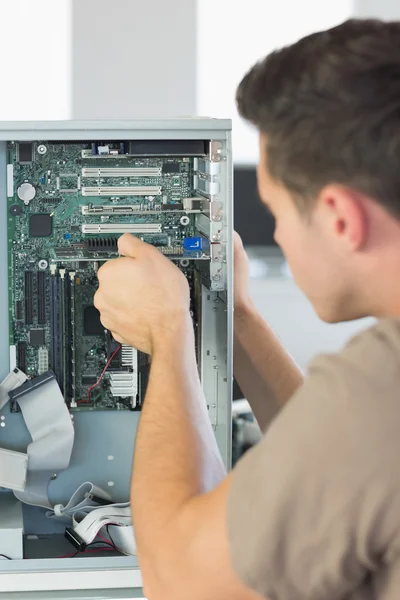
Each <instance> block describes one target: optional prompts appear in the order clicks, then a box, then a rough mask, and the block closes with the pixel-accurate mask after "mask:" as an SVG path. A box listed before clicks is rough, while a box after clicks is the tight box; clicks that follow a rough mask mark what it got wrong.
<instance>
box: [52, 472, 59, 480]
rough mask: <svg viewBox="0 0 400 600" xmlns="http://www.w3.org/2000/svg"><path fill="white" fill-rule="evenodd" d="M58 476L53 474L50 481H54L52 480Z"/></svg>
mask: <svg viewBox="0 0 400 600" xmlns="http://www.w3.org/2000/svg"><path fill="white" fill-rule="evenodd" d="M57 477H58V475H57V473H53V475H52V476H51V478H50V479H51V480H52V481H54V479H57Z"/></svg>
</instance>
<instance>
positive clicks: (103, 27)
mask: <svg viewBox="0 0 400 600" xmlns="http://www.w3.org/2000/svg"><path fill="white" fill-rule="evenodd" d="M53 1H54V0H53ZM73 39H74V43H73V109H72V113H73V117H74V118H78V119H80V118H90V119H95V118H100V119H101V118H111V119H112V118H114V119H115V118H128V119H129V118H141V117H171V116H184V115H193V114H195V112H196V11H195V0H168V1H165V2H163V1H162V0H111V1H110V0H73Z"/></svg>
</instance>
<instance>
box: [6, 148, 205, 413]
mask: <svg viewBox="0 0 400 600" xmlns="http://www.w3.org/2000/svg"><path fill="white" fill-rule="evenodd" d="M160 144H161V145H159V146H157V142H155V143H153V144H150V149H149V147H148V146H149V144H147V146H146V145H143V144H142V145H141V144H140V143H137V142H124V141H122V142H121V141H104V142H100V141H95V142H87V141H82V142H79V141H41V142H34V143H33V142H23V141H21V142H18V141H16V142H9V143H8V146H7V197H8V204H7V210H8V255H9V294H10V298H9V306H10V315H9V318H10V345H11V346H13V347H15V349H16V365H17V366H18V368H19V369H21V370H22V371H23V372H24V373H26V375H27V376H28V377H30V378H35V377H37V376H40V375H41V374H43V373H45V372H47V371H48V370H51V371H52V372H53V373H54V374H55V376H56V379H57V382H58V384H59V386H60V389H61V391H62V393H63V395H64V399H65V402H66V404H67V405H68V406H69V408H71V409H73V410H124V409H128V410H138V409H140V407H141V405H142V402H143V399H144V394H145V389H146V384H147V378H148V372H149V358H148V357H147V356H146V355H144V354H142V353H140V352H137V351H136V350H135V349H133V348H131V347H129V346H126V345H120V344H118V343H117V342H116V341H115V340H114V339H113V337H112V334H111V333H110V332H109V331H107V330H105V329H104V327H103V325H102V323H101V321H100V315H99V312H98V311H97V309H96V308H95V307H94V305H93V297H94V294H95V292H96V289H97V271H98V269H99V268H100V266H101V265H102V264H103V263H104V261H107V260H110V259H113V258H116V257H117V256H118V250H117V241H118V237H119V236H120V235H121V234H123V233H125V232H129V233H133V234H135V235H136V236H138V237H140V238H141V239H143V240H144V241H145V242H148V243H150V244H153V245H155V246H156V247H157V248H158V249H159V250H160V252H162V253H163V254H165V255H166V256H168V257H169V258H170V259H171V260H173V261H175V262H176V264H177V265H178V266H179V267H180V268H181V269H182V271H183V272H184V273H185V275H186V277H187V278H188V281H189V284H190V286H191V290H192V294H194V290H195V288H196V285H198V279H199V277H200V272H201V263H203V262H204V261H209V260H210V250H209V244H208V240H207V239H206V237H204V236H201V235H199V234H198V232H197V231H196V220H195V217H196V215H197V214H199V213H201V211H202V198H199V197H198V196H196V194H195V190H194V184H193V181H194V160H195V157H196V156H201V155H202V153H203V150H202V148H201V147H199V146H198V143H195V144H194V145H193V143H192V144H187V148H185V144H183V147H182V145H181V147H180V148H179V152H177V151H176V150H174V149H173V148H172V149H171V148H170V147H169V148H163V147H162V143H160ZM196 144H197V146H196ZM194 304H195V303H194ZM195 312H196V310H195V306H193V315H194V321H195V324H196V316H195ZM14 408H15V407H14Z"/></svg>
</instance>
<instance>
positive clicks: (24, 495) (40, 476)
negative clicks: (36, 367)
mask: <svg viewBox="0 0 400 600" xmlns="http://www.w3.org/2000/svg"><path fill="white" fill-rule="evenodd" d="M9 396H10V398H11V400H13V401H16V402H18V404H19V406H20V408H21V412H22V415H23V417H24V420H25V424H26V426H27V428H28V430H29V433H30V434H31V437H32V442H31V443H30V444H29V446H28V449H27V454H28V473H27V481H26V487H25V490H24V491H23V492H21V491H14V494H15V496H16V497H17V498H18V499H19V500H21V502H24V503H25V504H32V505H34V506H42V507H43V508H53V507H52V504H51V502H50V500H49V496H48V486H49V482H50V480H51V478H52V476H53V475H54V474H57V473H59V472H60V471H63V470H64V469H66V468H67V467H68V465H69V462H70V460H71V453H72V447H73V443H74V428H73V425H72V421H71V416H70V414H69V411H68V408H67V406H66V404H65V402H64V398H63V395H62V393H61V390H60V388H59V386H58V383H57V381H56V378H55V376H54V373H52V372H51V371H48V372H47V373H43V375H40V376H39V377H36V378H35V379H33V380H31V381H27V382H26V383H24V384H23V385H22V386H20V387H18V388H17V389H15V390H12V391H10V392H9Z"/></svg>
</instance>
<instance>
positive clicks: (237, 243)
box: [233, 231, 244, 254]
mask: <svg viewBox="0 0 400 600" xmlns="http://www.w3.org/2000/svg"><path fill="white" fill-rule="evenodd" d="M233 235H234V238H233V246H234V250H235V254H236V253H239V252H240V251H241V250H244V248H243V242H242V238H241V237H240V235H239V234H238V233H237V232H236V231H234V234H233Z"/></svg>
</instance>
